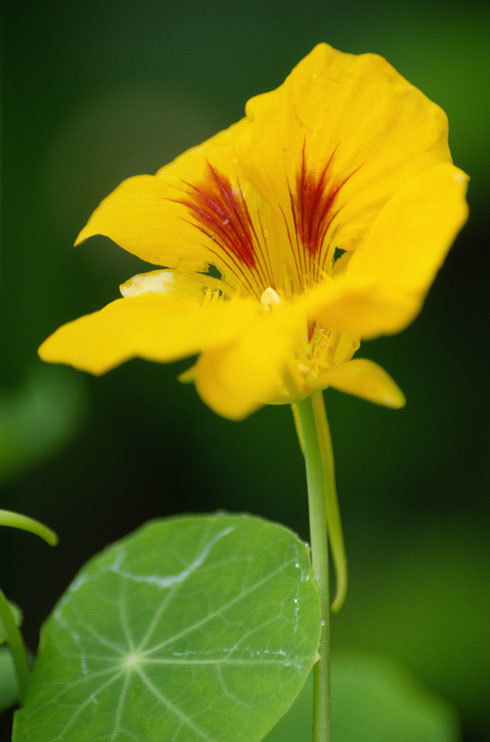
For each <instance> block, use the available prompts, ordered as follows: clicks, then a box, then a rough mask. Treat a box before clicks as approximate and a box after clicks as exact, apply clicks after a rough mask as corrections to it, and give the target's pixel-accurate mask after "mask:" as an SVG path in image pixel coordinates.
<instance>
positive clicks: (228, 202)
mask: <svg viewBox="0 0 490 742" xmlns="http://www.w3.org/2000/svg"><path fill="white" fill-rule="evenodd" d="M184 184H185V185H186V186H187V189H188V190H187V195H186V197H184V198H181V199H174V200H175V201H177V202H178V203H181V204H182V205H183V206H186V207H187V208H188V209H189V210H190V212H191V214H192V216H193V218H194V220H195V221H196V222H197V224H196V226H198V227H199V228H200V229H201V231H202V232H204V234H206V235H207V236H208V237H211V238H213V237H214V240H215V241H216V242H217V243H218V244H219V245H220V246H221V247H222V248H223V250H224V251H225V252H226V253H227V254H228V255H229V256H232V257H234V258H236V259H238V261H239V262H240V263H242V264H243V265H245V266H246V267H247V268H255V266H256V254H255V246H254V229H253V224H252V219H251V217H250V213H249V211H248V207H247V203H246V201H245V198H244V196H243V193H242V191H241V189H240V187H233V186H232V185H231V182H230V180H229V179H228V178H227V177H226V176H225V175H223V174H222V173H219V172H218V171H217V170H215V169H214V168H213V167H212V165H210V164H209V163H208V166H207V173H206V180H205V181H204V182H203V183H201V184H200V185H195V184H194V183H188V182H186V181H184Z"/></svg>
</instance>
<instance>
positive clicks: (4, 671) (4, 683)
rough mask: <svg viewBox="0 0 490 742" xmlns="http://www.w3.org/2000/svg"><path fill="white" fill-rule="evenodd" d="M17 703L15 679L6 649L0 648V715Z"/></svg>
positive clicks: (10, 658) (8, 652) (10, 657)
mask: <svg viewBox="0 0 490 742" xmlns="http://www.w3.org/2000/svg"><path fill="white" fill-rule="evenodd" d="M16 703H17V677H16V674H15V669H14V663H13V662H12V656H11V654H10V651H9V649H8V648H7V647H0V713H1V712H2V711H5V709H8V708H10V707H11V706H14V705H15V704H16Z"/></svg>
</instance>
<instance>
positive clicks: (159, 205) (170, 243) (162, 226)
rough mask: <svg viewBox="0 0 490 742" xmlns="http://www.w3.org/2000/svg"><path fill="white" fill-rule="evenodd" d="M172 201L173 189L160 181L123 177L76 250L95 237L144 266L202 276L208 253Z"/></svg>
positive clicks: (150, 178) (180, 209)
mask: <svg viewBox="0 0 490 742" xmlns="http://www.w3.org/2000/svg"><path fill="white" fill-rule="evenodd" d="M174 197H175V187H174V188H172V185H171V184H169V183H168V182H166V181H165V180H162V179H161V178H156V177H155V176H152V175H137V176H135V177H133V178H128V179H127V180H124V181H123V182H122V183H121V184H120V185H119V186H118V187H117V188H116V190H115V191H113V193H111V195H110V196H108V197H107V198H106V199H104V201H102V203H101V204H100V206H99V207H98V208H97V209H96V210H95V211H94V213H93V214H92V216H91V217H90V219H89V221H88V222H87V224H86V225H85V227H84V228H83V229H82V231H81V232H80V234H79V235H78V237H77V240H76V242H75V245H79V244H80V243H81V242H84V240H86V239H88V238H89V237H92V236H94V235H97V234H100V235H105V236H106V237H110V239H111V240H114V242H116V243H117V244H118V245H119V246H120V247H123V248H124V249H125V250H127V251H128V252H131V253H133V254H134V255H137V256H138V257H139V258H142V259H143V260H146V261H147V262H148V263H154V264H156V265H165V266H168V267H169V268H174V267H179V266H181V265H185V267H186V269H188V270H196V271H200V270H201V271H205V270H206V269H207V267H208V264H209V253H207V252H206V251H205V250H204V249H203V247H202V245H201V244H200V240H199V235H198V233H197V232H196V230H195V229H192V230H191V228H190V226H189V224H187V223H186V222H185V221H183V220H182V218H181V217H182V215H183V214H182V211H183V210H182V207H180V208H179V206H178V204H175V203H174V202H173V201H172V200H171V199H172V198H174ZM189 232H191V234H190V235H189ZM186 237H187V240H186Z"/></svg>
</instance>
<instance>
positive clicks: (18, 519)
mask: <svg viewBox="0 0 490 742" xmlns="http://www.w3.org/2000/svg"><path fill="white" fill-rule="evenodd" d="M0 526H11V527H12V528H20V529H21V530H23V531H29V532H30V533H34V534H35V535H36V536H40V537H41V538H43V539H44V540H45V541H46V542H47V543H48V544H49V545H50V546H56V544H57V543H58V536H57V535H56V533H55V532H54V531H52V530H51V528H48V527H47V526H45V525H44V524H43V523H40V522H39V521H38V520H34V518H29V517H28V516H27V515H21V514H20V513H14V512H13V511H12V510H0Z"/></svg>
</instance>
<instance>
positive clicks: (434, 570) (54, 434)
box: [0, 0, 490, 742]
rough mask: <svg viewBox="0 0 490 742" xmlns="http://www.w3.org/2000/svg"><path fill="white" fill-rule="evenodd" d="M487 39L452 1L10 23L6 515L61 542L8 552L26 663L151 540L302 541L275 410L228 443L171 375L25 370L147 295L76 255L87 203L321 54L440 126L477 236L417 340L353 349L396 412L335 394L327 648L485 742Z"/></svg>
mask: <svg viewBox="0 0 490 742" xmlns="http://www.w3.org/2000/svg"><path fill="white" fill-rule="evenodd" d="M489 20H490V13H489V11H488V7H487V8H486V9H485V6H484V5H483V4H481V5H480V4H478V3H472V2H468V1H467V2H465V3H457V2H447V1H446V2H442V1H441V2H430V0H429V2H428V1H427V0H416V2H411V3H406V4H403V3H401V2H395V3H388V2H386V3H385V2H379V3H372V2H362V0H345V1H344V2H340V1H339V0H335V1H334V0H332V1H331V2H304V3H300V2H296V3H293V2H289V1H287V2H274V1H269V2H265V1H264V2H259V0H251V1H249V2H248V3H243V4H242V3H234V2H224V1H222V2H218V1H213V0H208V1H207V2H206V3H204V2H197V1H196V0H194V1H191V0H180V1H178V2H164V1H162V0H158V1H157V0H153V1H151V2H135V1H134V2H122V1H120V0H103V1H102V0H101V1H100V2H95V1H94V0H91V1H88V2H83V3H78V2H70V1H67V0H64V2H60V1H59V0H54V1H53V2H49V3H38V2H36V3H34V2H32V1H28V2H18V1H15V2H14V0H4V3H3V61H2V67H3V73H2V74H3V196H2V225H3V229H2V244H3V254H2V318H3V322H2V367H1V379H0V381H1V388H2V393H1V395H0V414H2V415H3V421H2V420H0V444H1V454H0V464H1V467H0V476H1V482H2V484H3V489H2V498H1V503H0V507H6V508H11V509H15V510H19V511H22V512H24V513H26V514H29V515H32V516H36V517H38V518H41V519H42V520H44V521H45V522H47V523H49V524H50V525H52V526H53V527H54V528H55V529H56V530H57V531H58V532H59V534H60V537H61V543H60V546H59V547H58V548H57V549H56V550H52V549H50V548H49V547H47V546H45V545H44V544H42V543H38V542H37V541H36V540H35V539H34V537H31V536H29V535H25V534H20V533H14V532H11V531H7V530H6V529H5V530H3V531H2V533H1V535H2V544H1V555H2V573H1V581H2V586H3V587H4V589H5V590H6V592H7V594H8V595H9V597H11V598H12V599H14V600H16V601H17V602H18V603H19V604H20V605H22V606H23V608H24V611H25V632H26V636H27V638H28V641H29V643H30V645H31V646H32V647H34V646H35V643H36V640H37V633H38V630H39V626H40V623H41V622H42V620H43V618H44V617H45V616H46V615H47V614H48V612H49V611H50V610H51V608H52V606H53V604H54V601H55V600H56V599H57V597H58V596H59V595H60V593H61V592H62V591H63V589H64V588H65V587H66V585H67V584H68V582H69V581H70V579H71V578H72V576H73V575H74V573H75V571H76V570H77V569H78V568H79V566H80V565H81V564H82V563H83V562H84V561H85V560H86V559H87V558H88V557H89V556H90V555H92V554H93V553H94V552H96V551H97V550H99V549H100V548H102V547H103V546H104V544H106V543H107V542H108V541H110V540H114V539H116V538H118V537H120V536H122V535H123V534H126V533H127V532H129V531H131V530H133V529H134V528H135V527H136V526H138V525H140V524H141V523H142V522H143V521H145V520H146V519H148V518H151V517H157V516H161V515H165V514H169V513H176V512H184V511H211V510H213V509H216V508H226V509H229V510H233V511H236V510H248V511H251V512H254V513H259V514H263V515H265V516H267V517H270V518H273V519H275V520H279V521H282V522H284V523H287V524H290V525H292V526H293V527H294V528H295V529H297V530H298V531H299V532H300V533H301V534H302V535H303V536H304V537H305V538H306V537H307V517H306V501H305V485H304V474H303V469H302V467H303V464H302V460H301V456H300V454H299V451H298V447H297V444H296V442H295V436H294V430H293V426H292V423H291V419H290V412H289V410H288V408H287V407H280V408H267V409H264V410H262V411H260V412H259V413H257V414H255V415H253V416H252V417H251V418H250V419H248V420H246V421H245V422H243V423H240V424H236V423H231V422H228V421H226V420H223V419H220V418H218V417H216V416H215V415H214V414H213V413H211V412H210V411H209V410H208V409H207V408H206V407H205V406H204V405H203V404H202V403H201V402H200V401H199V399H198V398H197V395H196V393H195V391H194V389H193V388H192V387H190V386H181V385H179V384H178V383H177V382H176V381H175V376H176V374H177V372H178V371H180V370H182V369H183V368H185V367H186V364H175V365H173V366H169V367H167V366H159V365H156V364H150V363H144V362H142V361H133V362H131V363H129V364H127V365H125V366H123V367H122V368H120V369H117V370H116V371H113V372H112V373H110V374H109V375H107V376H106V377H103V378H100V379H93V378H89V377H88V376H87V377H85V376H83V375H82V374H79V373H78V372H76V371H74V370H71V369H62V370H60V369H58V368H55V367H45V368H43V367H42V364H41V363H40V361H38V360H37V357H36V348H37V346H38V345H39V343H40V342H41V341H42V340H43V339H44V338H45V337H46V336H47V335H48V334H49V333H50V332H51V331H52V330H53V329H55V328H56V327H57V326H58V325H59V324H61V323H62V322H64V321H67V320H69V319H72V318H74V317H77V316H79V315H80V314H83V313H86V312H88V311H92V310H94V309H96V308H98V307H101V306H103V305H104V304H105V303H107V302H108V301H109V300H112V299H113V298H116V296H117V295H118V290H117V286H118V284H119V283H120V282H122V281H124V280H125V279H126V278H128V277H129V276H131V275H132V274H133V273H136V272H139V271H141V270H144V269H145V268H144V265H143V264H142V263H141V262H140V261H138V260H137V259H135V258H133V257H132V256H129V255H127V254H125V253H124V252H123V251H122V250H120V249H118V248H117V247H115V246H113V245H112V244H110V243H109V242H108V241H107V240H103V239H98V238H95V239H93V240H92V241H91V242H90V243H88V244H87V245H85V246H83V247H80V248H79V249H77V250H75V249H72V248H71V244H72V243H73V240H74V238H75V236H76V234H77V232H78V230H79V229H80V228H81V227H82V226H83V224H84V222H85V220H86V219H87V217H88V216H89V214H90V212H91V211H92V210H93V208H94V207H95V206H96V205H97V204H98V202H99V200H100V199H101V198H102V197H103V196H104V195H106V194H107V193H108V192H109V191H110V190H112V188H114V187H115V186H116V185H117V184H118V182H119V181H120V180H122V179H123V178H125V177H127V176H129V175H133V174H136V173H141V172H153V171H154V170H156V169H157V168H158V167H159V166H161V165H162V164H164V163H165V162H167V161H168V160H169V159H171V158H172V157H174V156H175V155H176V154H178V153H179V152H180V151H182V150H183V149H185V148H186V147H188V146H190V145H192V144H195V143H198V142H199V141H201V140H202V139H204V138H206V137H207V136H209V135H211V134H212V133H214V132H215V131H217V130H218V129H220V128H223V127H225V126H228V125H229V124H230V123H232V122H233V121H234V120H236V119H238V118H239V117H240V116H241V115H242V111H243V105H244V102H245V100H246V99H247V98H248V97H250V96H251V95H253V94H255V93H259V92H263V91H265V90H267V89H270V88H272V87H275V86H276V85H277V84H279V83H280V82H281V81H282V79H283V78H284V77H285V75H286V74H287V73H288V72H289V70H290V69H291V67H292V66H293V65H294V64H295V63H296V62H297V61H298V60H299V59H300V58H301V57H302V56H304V54H306V53H307V52H308V51H309V50H310V49H311V48H312V47H313V46H314V44H315V43H317V42H318V41H328V42H329V43H331V44H333V45H334V46H336V47H338V48H339V49H342V50H344V51H349V52H364V51H374V52H378V53H380V54H383V55H384V56H386V57H387V58H388V59H389V61H390V62H391V63H392V64H394V65H395V67H397V69H398V70H399V71H400V72H401V73H402V74H404V75H405V76H406V77H407V78H408V79H409V80H410V81H411V82H413V83H415V84H416V85H417V86H419V87H420V88H421V89H422V90H423V91H424V92H425V93H426V94H427V95H429V96H430V97H431V98H432V99H433V100H435V101H437V102H438V103H439V104H440V105H442V106H443V108H444V109H445V110H446V111H447V113H448V115H449V120H450V127H451V128H450V132H451V137H450V143H451V147H452V152H453V156H454V159H455V162H456V163H457V164H458V165H459V166H460V167H462V168H463V169H465V170H466V171H467V172H468V173H469V174H470V175H471V178H472V182H471V184H470V193H469V201H470V207H471V218H470V222H469V224H468V225H467V226H466V227H465V229H464V232H463V233H462V234H461V236H460V237H459V238H458V240H457V243H456V245H455V247H454V248H453V250H452V252H451V254H450V256H449V258H448V260H447V262H446V264H445V266H444V268H443V270H442V271H441V274H440V275H439V277H438V279H437V281H436V283H435V285H434V287H433V289H432V290H431V292H430V295H429V298H428V300H427V302H426V305H425V307H424V310H423V313H422V315H421V316H420V317H419V318H418V319H417V320H416V322H415V323H414V324H413V325H412V326H411V327H410V328H409V329H408V330H407V331H405V332H404V333H403V334H402V335H400V336H396V337H393V338H386V339H381V340H379V341H375V342H372V343H369V344H366V345H365V346H364V347H363V355H366V356H367V357H371V358H373V359H375V360H377V361H378V362H379V363H381V364H382V365H384V366H385V368H386V369H387V370H388V371H389V372H390V373H391V374H392V375H393V376H394V378H395V379H396V380H397V381H398V382H399V384H400V386H401V387H402V389H403V390H404V391H405V393H406V395H407V398H408V405H407V407H406V409H404V410H403V411H400V412H392V411H388V410H384V409H382V408H377V407H375V406H372V405H369V404H368V403H364V402H362V401H359V400H356V399H353V398H349V397H347V396H343V395H341V394H338V393H335V392H332V391H329V392H327V394H326V401H327V409H328V411H329V416H330V421H331V427H332V433H333V437H334V445H335V450H336V463H337V473H338V485H339V491H340V496H341V506H342V511H343V516H344V526H345V533H346V539H347V545H348V551H349V559H350V572H351V584H350V592H349V596H348V600H347V604H346V606H345V608H344V609H343V610H342V612H341V614H340V615H339V616H338V617H335V618H334V624H333V638H334V642H335V643H336V645H337V646H338V647H346V648H359V649H362V650H370V651H375V652H377V653H380V654H382V655H386V656H393V657H396V658H398V659H401V660H402V661H403V662H404V663H405V664H406V665H407V666H408V667H409V668H410V669H411V670H412V671H413V672H414V673H415V675H416V676H417V677H418V678H419V679H420V680H421V681H422V682H423V683H425V684H426V685H427V686H428V687H430V688H432V689H433V690H434V691H436V692H438V693H440V694H441V695H442V696H444V697H446V698H447V699H449V700H450V701H451V702H452V703H453V704H454V705H455V706H456V707H457V708H458V710H459V713H460V714H461V718H462V720H463V725H464V730H465V737H464V739H465V740H466V741H467V742H470V741H473V742H477V741H478V742H482V741H483V740H488V739H490V737H489V732H488V730H489V729H490V703H489V688H490V648H489V641H488V634H489V631H488V628H489V618H490V590H489V570H488V563H489V557H490V544H489V539H488V533H489V529H488V522H489V504H488V428H487V419H488V410H485V407H488V406H487V405H486V399H487V387H488V384H487V380H488V371H489V367H488V360H487V359H488V350H487V334H488V333H487V324H486V323H485V319H487V317H485V314H487V315H488V304H487V302H486V301H485V300H486V293H487V281H488V279H487V271H488V265H489V260H488V243H487V242H486V241H485V237H484V235H485V233H486V227H487V224H488V205H487V204H488V188H489V185H490V184H489V177H488V173H489V172H490V145H489V143H488V120H485V116H486V113H487V107H488V93H489V84H488V70H489V54H488V28H489ZM29 379H31V381H30V382H29ZM5 736H6V733H5ZM394 742H395V741H394ZM414 742H417V741H414Z"/></svg>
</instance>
